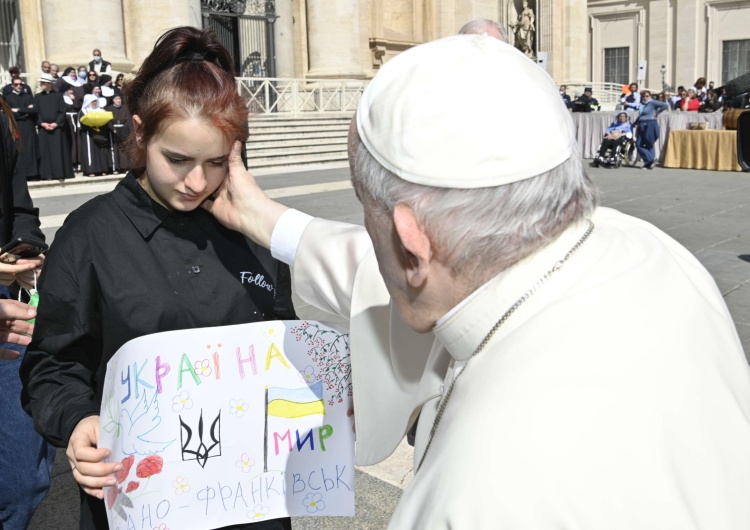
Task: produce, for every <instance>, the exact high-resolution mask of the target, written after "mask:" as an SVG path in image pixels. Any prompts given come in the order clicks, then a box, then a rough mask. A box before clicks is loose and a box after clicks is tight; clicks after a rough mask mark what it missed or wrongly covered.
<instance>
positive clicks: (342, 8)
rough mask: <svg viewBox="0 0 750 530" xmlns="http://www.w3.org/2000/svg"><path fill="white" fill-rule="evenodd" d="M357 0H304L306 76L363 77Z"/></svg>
mask: <svg viewBox="0 0 750 530" xmlns="http://www.w3.org/2000/svg"><path fill="white" fill-rule="evenodd" d="M359 28H360V16H359V1H358V0H339V1H335V2H334V1H330V0H329V1H320V0H314V1H311V2H307V43H308V55H309V58H310V65H309V66H310V69H309V70H308V72H307V77H317V78H364V77H365V71H364V70H363V69H362V66H361V64H360V31H359Z"/></svg>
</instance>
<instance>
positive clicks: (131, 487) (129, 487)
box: [125, 480, 141, 493]
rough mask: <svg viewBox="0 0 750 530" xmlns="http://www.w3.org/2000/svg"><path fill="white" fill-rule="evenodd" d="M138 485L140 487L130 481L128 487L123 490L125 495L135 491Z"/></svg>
mask: <svg viewBox="0 0 750 530" xmlns="http://www.w3.org/2000/svg"><path fill="white" fill-rule="evenodd" d="M140 485H141V483H140V482H137V481H135V480H131V481H130V482H128V487H127V489H126V490H125V493H130V492H131V491H133V490H137V489H138V486H140Z"/></svg>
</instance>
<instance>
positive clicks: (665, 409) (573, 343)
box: [272, 208, 750, 530]
mask: <svg viewBox="0 0 750 530" xmlns="http://www.w3.org/2000/svg"><path fill="white" fill-rule="evenodd" d="M310 219H311V218H309V217H307V216H304V214H300V213H299V212H296V211H289V212H287V213H285V214H284V215H283V216H282V218H281V219H280V221H279V223H278V224H277V226H276V228H275V230H274V234H273V239H272V252H273V253H274V255H275V257H277V258H279V259H282V260H287V262H292V263H293V265H294V272H295V277H294V281H295V286H294V287H295V290H296V292H297V293H298V294H299V295H300V296H301V297H302V298H303V299H304V300H305V301H307V302H309V303H311V304H312V305H314V306H316V307H319V308H321V309H324V310H327V311H330V312H332V313H335V314H338V315H341V316H344V317H346V318H350V320H351V348H352V368H353V370H352V371H353V374H354V400H355V410H356V425H357V447H356V450H357V463H358V464H361V465H367V464H373V463H376V462H378V461H380V460H382V459H384V458H386V457H387V456H388V455H390V454H391V452H392V451H393V450H394V448H395V447H396V445H397V444H398V443H399V441H400V440H401V439H402V438H403V436H404V433H405V431H406V430H407V429H408V427H409V425H410V421H411V420H412V419H413V418H414V417H415V416H416V414H417V413H419V411H420V405H422V404H423V403H426V404H425V406H424V407H422V409H421V417H420V420H419V426H418V430H417V440H416V446H415V452H414V459H415V467H416V464H417V463H418V462H419V461H420V459H421V457H422V454H423V453H424V450H425V446H426V444H427V440H428V437H429V431H430V429H431V428H432V424H433V420H434V417H435V409H436V406H437V402H438V399H435V398H437V397H439V396H440V395H441V391H442V385H444V388H445V389H447V388H448V387H449V386H450V383H451V382H452V380H453V377H454V376H455V375H456V374H457V373H459V372H460V371H462V370H464V369H465V372H464V373H463V374H462V375H461V376H460V379H458V382H457V383H456V386H455V388H454V391H453V394H452V396H451V398H450V401H449V403H448V405H447V407H446V409H445V413H444V416H443V418H442V421H441V423H440V426H439V427H438V429H437V432H436V435H435V437H434V440H433V441H432V445H431V446H430V449H429V452H428V454H427V457H426V459H425V462H424V465H423V467H422V468H421V469H420V470H419V471H418V472H417V473H416V474H415V477H414V480H413V481H412V483H411V484H410V485H409V487H408V488H407V489H406V491H405V492H404V494H403V496H402V498H401V501H400V503H399V505H398V508H397V509H396V512H395V514H394V515H393V518H392V520H391V523H390V526H389V528H392V529H415V528H424V529H429V530H440V529H448V528H450V529H454V530H455V529H466V530H469V529H471V530H476V529H481V528H503V529H516V528H534V529H542V528H544V529H551V528H565V529H591V530H601V529H603V528H606V529H608V530H619V529H622V530H633V529H659V530H665V529H680V530H685V529H705V530H723V529H727V530H729V529H748V528H750V368H749V367H748V365H747V362H746V360H745V356H744V354H743V351H742V346H741V344H740V342H739V338H738V336H737V332H736V330H735V328H734V324H733V322H732V318H731V316H730V314H729V312H728V310H727V308H726V305H725V303H724V300H723V298H722V296H721V293H720V292H719V291H718V289H717V287H716V284H715V282H714V280H713V278H712V277H711V276H710V275H709V273H708V272H707V271H706V270H705V269H704V268H703V266H702V265H701V264H700V263H699V262H698V261H697V260H696V259H695V257H694V256H693V255H692V254H690V253H689V252H688V251H687V250H686V249H685V248H683V247H682V246H681V245H680V244H678V243H677V242H675V241H674V240H673V239H671V238H670V237H669V236H667V235H666V234H664V233H663V232H661V231H659V230H658V229H656V228H655V227H654V226H652V225H650V224H648V223H646V222H644V221H641V220H639V219H635V218H633V217H629V216H626V215H624V214H622V213H619V212H617V211H615V210H611V209H607V208H598V209H597V211H596V212H595V214H594V216H593V217H592V221H593V222H594V224H595V229H594V231H593V232H592V234H591V236H590V237H589V238H588V240H587V241H586V242H585V243H584V244H583V245H582V246H581V247H580V249H579V250H578V251H577V252H576V253H575V254H573V256H572V257H571V258H570V259H569V260H568V261H567V262H566V263H565V264H564V266H563V267H562V268H561V269H559V270H558V271H556V272H555V273H554V274H553V275H552V277H551V278H550V279H549V280H548V281H547V282H546V283H545V284H544V285H542V286H541V287H540V288H539V289H538V290H537V291H536V292H535V293H534V294H533V295H531V297H530V298H528V300H526V301H525V302H524V303H523V304H521V306H520V307H519V308H518V310H517V311H515V312H514V313H513V314H512V316H510V318H509V319H508V320H507V321H506V323H505V324H503V325H502V326H501V327H500V328H499V330H498V331H497V333H496V334H495V335H494V336H493V338H492V340H491V342H490V343H489V345H488V346H487V347H486V348H485V349H484V350H483V351H482V352H481V353H479V354H478V355H477V356H475V357H474V358H473V359H472V360H471V361H470V362H469V363H468V365H467V360H468V359H469V357H471V355H472V353H473V352H474V351H475V349H476V348H477V346H478V345H479V343H480V342H481V341H482V339H484V337H485V336H486V335H487V333H488V331H489V330H490V329H491V328H492V326H493V325H494V324H495V322H497V320H498V319H500V317H501V316H502V315H503V314H504V313H505V312H506V311H507V310H508V308H510V307H511V306H512V305H513V304H514V302H516V300H517V299H518V298H519V297H520V296H521V295H522V294H523V293H524V292H526V291H527V290H528V289H529V288H530V287H531V286H532V285H534V283H535V282H536V281H537V280H538V279H539V278H540V277H541V276H543V275H544V273H546V272H547V271H549V270H550V269H551V268H552V267H553V265H554V264H555V263H556V262H557V261H559V260H562V259H563V257H564V256H565V255H566V253H567V252H568V251H569V250H570V249H571V248H572V247H573V246H574V245H575V244H576V242H578V241H579V240H580V239H581V237H582V235H583V234H584V232H585V231H586V229H587V228H588V222H582V223H580V224H578V225H576V226H573V227H570V228H569V229H568V230H567V231H566V232H564V233H563V234H562V235H561V236H560V237H559V238H558V239H556V240H555V241H554V242H552V243H551V244H550V245H548V246H547V247H545V248H543V249H542V250H541V251H538V252H536V253H535V254H534V255H532V256H530V257H528V258H526V259H525V260H523V261H522V262H521V263H519V264H517V265H516V266H514V267H512V268H511V269H509V270H507V271H504V272H503V273H501V274H500V275H498V276H497V277H495V278H494V279H492V280H491V281H490V282H488V283H487V284H485V285H484V286H483V287H481V288H480V289H479V290H478V291H477V292H475V293H474V294H473V295H471V296H470V297H469V298H468V299H467V300H465V301H464V302H462V304H460V306H459V307H458V308H457V309H454V310H453V311H451V312H450V313H449V315H447V316H446V317H444V318H442V319H441V320H440V321H439V322H438V323H437V325H436V327H435V329H434V334H427V335H418V334H416V333H414V332H412V331H411V330H410V329H409V328H407V327H406V326H405V325H404V323H403V322H401V321H400V319H399V318H398V314H397V312H396V310H395V308H393V309H391V306H390V299H389V297H388V293H387V291H386V289H385V286H384V284H383V280H382V277H381V276H380V274H379V272H378V268H377V263H376V261H375V257H374V253H373V251H372V244H371V242H370V240H369V238H368V237H367V233H366V232H365V230H364V229H363V228H361V227H358V226H353V225H347V224H342V223H336V222H332V221H325V220H321V219H315V220H310Z"/></svg>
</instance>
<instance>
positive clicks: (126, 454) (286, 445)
mask: <svg viewBox="0 0 750 530" xmlns="http://www.w3.org/2000/svg"><path fill="white" fill-rule="evenodd" d="M351 382H352V377H351V371H350V364H349V336H348V334H347V332H346V331H345V330H344V329H342V328H339V327H336V326H333V325H331V324H323V323H320V322H314V321H297V320H294V321H292V320H290V321H273V322H259V323H254V324H243V325H239V326H226V327H215V328H203V329H190V330H182V331H173V332H166V333H157V334H154V335H148V336H145V337H140V338H138V339H134V340H132V341H130V342H128V343H127V344H125V345H124V346H123V347H122V348H120V350H119V351H118V352H117V353H116V354H115V356H114V357H113V358H112V359H111V360H110V362H109V364H108V365H107V376H106V380H105V383H104V393H103V396H104V399H103V401H102V409H101V416H100V447H106V448H108V449H110V450H111V451H112V455H111V457H110V459H109V460H110V461H121V462H122V464H123V467H124V469H123V470H122V471H121V472H119V473H117V476H116V478H117V485H116V486H114V487H111V488H106V489H105V505H106V507H107V516H108V518H109V527H110V529H111V530H155V529H158V530H191V529H196V530H197V529H201V530H205V529H208V528H220V527H223V526H228V525H234V524H242V523H251V522H255V521H262V520H268V519H274V518H278V517H286V516H332V515H345V516H353V515H354V433H353V431H352V425H353V419H352V418H350V417H347V410H348V409H349V408H350V407H351V406H352V383H351Z"/></svg>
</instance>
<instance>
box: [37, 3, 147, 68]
mask: <svg viewBox="0 0 750 530" xmlns="http://www.w3.org/2000/svg"><path fill="white" fill-rule="evenodd" d="M41 4H42V20H44V22H45V23H44V44H45V46H44V47H45V49H46V50H47V59H48V60H49V61H50V62H53V63H57V64H59V65H60V69H61V70H62V69H64V68H65V67H66V66H73V67H78V66H82V65H87V64H88V63H89V62H90V61H91V59H92V58H93V56H92V54H91V51H92V50H93V49H94V48H99V49H100V50H101V51H102V58H103V59H104V60H106V61H109V62H110V63H112V70H114V71H115V72H129V71H130V70H132V68H133V63H132V62H131V61H130V60H129V59H128V58H127V55H126V54H125V29H124V26H123V20H122V4H121V2H120V1H119V0H76V1H75V2H73V3H71V2H70V1H69V0H44V1H43V2H41Z"/></svg>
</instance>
